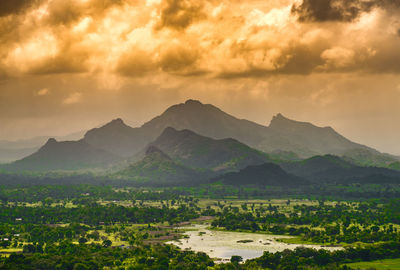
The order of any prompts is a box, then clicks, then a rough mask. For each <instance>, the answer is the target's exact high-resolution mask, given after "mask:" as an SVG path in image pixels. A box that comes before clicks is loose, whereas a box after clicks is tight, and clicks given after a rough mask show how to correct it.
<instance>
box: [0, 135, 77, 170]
mask: <svg viewBox="0 0 400 270" xmlns="http://www.w3.org/2000/svg"><path fill="white" fill-rule="evenodd" d="M83 135H84V132H83V131H80V132H75V133H71V134H68V135H65V136H58V137H54V138H55V139H56V140H58V141H67V140H68V141H70V140H79V139H81V138H82V137H83ZM49 138H50V136H38V137H33V138H30V139H21V140H13V141H11V140H0V163H10V162H13V161H16V160H19V159H22V158H24V157H26V156H29V155H31V154H33V153H34V152H36V151H37V150H38V149H39V148H40V147H41V146H42V145H44V144H45V143H46V141H47V140H48V139H49Z"/></svg>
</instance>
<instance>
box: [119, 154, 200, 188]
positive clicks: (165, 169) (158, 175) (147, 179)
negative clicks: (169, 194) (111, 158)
mask: <svg viewBox="0 0 400 270" xmlns="http://www.w3.org/2000/svg"><path fill="white" fill-rule="evenodd" d="M116 176H117V177H122V178H125V179H130V180H134V181H138V182H142V183H146V184H156V185H170V184H183V183H193V184H196V182H198V181H199V180H200V177H201V174H200V173H199V172H197V171H195V170H193V169H190V168H188V167H186V166H183V165H181V164H178V163H177V162H175V161H173V160H172V159H171V158H170V157H169V156H168V155H166V154H165V153H163V152H162V151H161V150H160V149H158V148H157V147H155V146H150V147H148V148H147V150H146V153H145V157H144V158H143V159H142V160H141V161H138V162H136V163H134V164H132V165H130V166H129V167H128V168H126V169H124V170H122V171H120V172H118V173H117V174H116Z"/></svg>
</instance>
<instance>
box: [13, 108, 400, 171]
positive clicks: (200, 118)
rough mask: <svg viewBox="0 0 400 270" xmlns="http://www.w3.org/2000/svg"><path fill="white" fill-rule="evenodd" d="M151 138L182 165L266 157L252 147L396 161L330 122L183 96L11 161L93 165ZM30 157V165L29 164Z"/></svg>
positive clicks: (227, 164) (222, 165) (126, 154)
mask: <svg viewBox="0 0 400 270" xmlns="http://www.w3.org/2000/svg"><path fill="white" fill-rule="evenodd" d="M169 127H171V128H169ZM166 128H169V129H167V130H165V129H166ZM182 129H183V130H184V131H180V132H177V131H176V130H182ZM163 131H165V132H164V133H163ZM160 134H162V135H163V136H160ZM159 136H160V138H159V139H157V138H158V137H159ZM205 137H209V138H205ZM156 139H157V140H156ZM223 139H225V140H223ZM155 140H156V141H155ZM215 140H220V141H215ZM221 140H222V141H221ZM153 141H155V142H154V145H155V146H156V147H158V148H159V149H160V150H161V151H163V152H165V153H166V154H167V155H169V156H170V157H171V158H172V159H174V160H176V161H178V162H182V164H184V165H185V166H188V167H196V168H202V169H206V170H212V171H224V170H226V171H229V170H238V169H241V168H244V167H245V166H248V165H257V164H261V163H264V162H266V161H267V159H266V156H265V155H263V154H261V153H260V152H257V151H255V150H254V149H257V150H259V151H263V152H265V153H271V157H274V159H285V158H288V159H292V160H296V159H298V158H308V157H311V156H314V155H325V154H334V155H345V157H346V159H348V160H351V162H352V163H357V164H363V165H364V164H367V165H380V166H389V165H390V164H392V163H394V162H396V161H398V159H396V158H395V157H393V156H390V155H385V154H381V153H379V152H378V151H376V150H374V149H372V148H369V147H367V146H363V145H360V144H357V143H354V142H352V141H350V140H348V139H346V138H345V137H343V136H342V135H340V134H338V133H337V132H336V131H335V130H333V129H332V128H330V127H325V128H321V127H317V126H314V125H312V124H310V123H305V122H298V121H294V120H290V119H287V118H285V117H284V116H283V115H281V114H278V115H277V116H275V117H274V118H273V119H272V121H271V123H270V125H269V126H263V125H259V124H257V123H254V122H251V121H248V120H244V119H238V118H236V117H234V116H231V115H229V114H227V113H225V112H223V111H221V110H220V109H218V108H217V107H215V106H213V105H211V104H202V103H201V102H199V101H196V100H188V101H186V102H185V103H181V104H177V105H173V106H171V107H169V108H168V109H167V110H166V111H165V112H164V113H162V114H161V115H159V116H157V117H155V118H153V119H152V120H150V121H149V122H147V123H145V124H143V125H142V126H141V127H137V128H132V127H130V126H128V125H126V124H125V123H124V122H123V121H122V120H121V119H115V120H113V121H111V122H109V123H108V124H106V125H104V126H102V127H99V128H94V129H91V130H89V131H88V132H86V134H85V135H84V138H83V139H82V140H80V141H77V142H63V143H61V142H60V143H57V144H51V145H52V146H53V147H48V145H47V144H46V145H45V146H44V147H43V148H42V149H40V150H39V151H38V153H35V154H33V155H31V156H30V157H27V158H24V159H22V160H21V161H19V162H15V163H14V165H13V167H15V168H17V167H18V168H21V169H24V170H25V169H29V168H32V169H35V166H36V169H38V168H41V169H45V168H49V169H60V170H62V169H72V168H75V167H79V168H82V167H90V166H94V167H98V166H99V165H101V164H109V163H113V162H114V161H116V160H122V159H127V160H131V159H132V157H134V156H135V155H136V156H137V155H138V153H140V152H141V151H143V149H145V148H146V147H147V146H148V145H149V144H150V143H152V142H153ZM247 145H248V146H247ZM55 146H57V147H55ZM58 146H59V147H58ZM69 146H71V147H70V148H69ZM79 147H82V149H79ZM250 147H251V148H254V149H251V148H250ZM202 151H203V154H200V153H202ZM360 153H361V154H360ZM74 155H76V156H75V157H74ZM48 157H52V158H51V160H50V159H49V158H48ZM40 160H42V161H40ZM63 160H65V161H66V162H65V164H64V165H63V162H64V161H63ZM29 162H31V163H32V165H29V166H28V165H27V164H28V163H29ZM81 163H82V164H81ZM33 164H36V165H35V166H34V165H33ZM49 164H52V165H49ZM80 164H81V165H80ZM19 166H20V167H19Z"/></svg>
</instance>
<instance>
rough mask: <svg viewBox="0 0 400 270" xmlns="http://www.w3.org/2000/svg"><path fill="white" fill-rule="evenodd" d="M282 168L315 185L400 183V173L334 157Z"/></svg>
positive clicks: (290, 164) (317, 157)
mask: <svg viewBox="0 0 400 270" xmlns="http://www.w3.org/2000/svg"><path fill="white" fill-rule="evenodd" d="M280 165H281V167H282V168H283V169H284V170H285V171H287V172H288V173H291V174H293V175H296V176H299V177H302V178H304V179H307V180H309V181H311V182H314V183H324V182H337V183H354V182H357V183H363V182H366V181H367V182H368V181H373V182H374V183H383V182H397V183H400V172H399V171H394V170H390V169H386V168H377V167H362V166H357V165H354V164H352V163H350V162H348V161H346V160H344V159H342V158H340V157H337V156H333V155H325V156H314V157H312V158H309V159H306V160H302V161H299V162H287V163H282V164H280Z"/></svg>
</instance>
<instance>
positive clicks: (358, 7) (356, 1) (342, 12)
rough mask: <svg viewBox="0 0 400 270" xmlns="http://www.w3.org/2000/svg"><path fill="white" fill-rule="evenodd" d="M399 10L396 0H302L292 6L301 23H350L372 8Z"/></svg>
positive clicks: (399, 3)
mask: <svg viewBox="0 0 400 270" xmlns="http://www.w3.org/2000/svg"><path fill="white" fill-rule="evenodd" d="M376 7H380V8H388V9H391V8H399V7H400V1H398V0H303V2H302V3H301V4H300V5H293V7H292V13H293V14H297V15H298V16H299V21H302V22H325V21H339V22H351V21H353V20H355V19H357V18H358V17H359V16H360V15H361V14H362V13H364V12H370V11H371V10H372V9H373V8H376Z"/></svg>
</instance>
